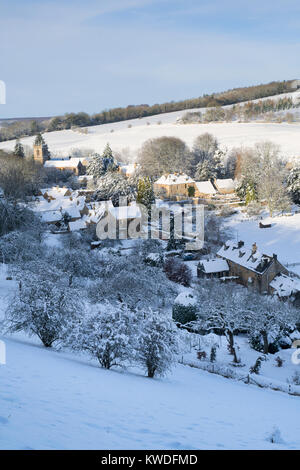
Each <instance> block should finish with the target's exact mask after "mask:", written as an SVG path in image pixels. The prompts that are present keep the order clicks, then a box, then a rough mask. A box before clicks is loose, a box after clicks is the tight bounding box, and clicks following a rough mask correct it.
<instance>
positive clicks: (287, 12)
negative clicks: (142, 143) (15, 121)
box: [0, 0, 300, 118]
mask: <svg viewBox="0 0 300 470" xmlns="http://www.w3.org/2000/svg"><path fill="white" fill-rule="evenodd" d="M299 27H300V2H299V0H297V1H296V0H279V1H276V0H273V1H270V0H260V1H258V0H252V1H244V0H239V1H238V0H228V1H227V0H204V1H203V0H105V1H103V0H84V1H78V0H59V1H58V0H45V1H43V0H39V1H37V0H0V80H4V81H5V83H6V87H7V100H6V101H7V103H6V105H0V118H1V117H15V116H50V115H55V114H64V113H65V112H70V111H75V112H77V111H86V112H89V113H94V112H99V111H101V110H103V109H105V108H110V107H115V106H126V105H128V104H139V103H149V104H153V103H159V102H164V101H170V100H179V99H183V98H191V97H195V96H201V95H202V94H203V93H210V92H213V91H222V90H224V89H228V88H233V87H236V86H247V85H252V84H256V83H263V82H268V81H271V80H281V79H290V78H300V77H299V75H300V74H299V66H298V64H299V56H300V36H299Z"/></svg>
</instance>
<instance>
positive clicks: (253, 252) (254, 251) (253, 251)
mask: <svg viewBox="0 0 300 470" xmlns="http://www.w3.org/2000/svg"><path fill="white" fill-rule="evenodd" d="M256 252H257V245H256V243H255V242H254V243H253V245H252V255H254V254H255V253H256Z"/></svg>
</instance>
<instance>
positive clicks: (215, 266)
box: [199, 258, 229, 274]
mask: <svg viewBox="0 0 300 470" xmlns="http://www.w3.org/2000/svg"><path fill="white" fill-rule="evenodd" d="M199 265H200V267H202V271H203V272H204V273H206V274H213V273H222V272H223V271H229V266H228V264H227V261H226V260H225V259H221V258H216V259H209V260H206V259H203V260H200V262H199Z"/></svg>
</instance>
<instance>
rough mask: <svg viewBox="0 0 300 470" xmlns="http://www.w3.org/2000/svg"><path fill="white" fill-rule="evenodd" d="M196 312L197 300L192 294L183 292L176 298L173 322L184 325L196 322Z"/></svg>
mask: <svg viewBox="0 0 300 470" xmlns="http://www.w3.org/2000/svg"><path fill="white" fill-rule="evenodd" d="M196 311H197V307H196V299H195V298H194V297H193V296H192V295H191V294H186V293H184V292H182V293H181V294H179V295H178V296H177V297H176V299H175V302H174V305H173V311H172V316H173V320H174V321H175V322H178V323H181V324H182V325H184V324H185V323H189V322H191V321H195V320H197V317H196Z"/></svg>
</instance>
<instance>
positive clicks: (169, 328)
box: [136, 311, 178, 378]
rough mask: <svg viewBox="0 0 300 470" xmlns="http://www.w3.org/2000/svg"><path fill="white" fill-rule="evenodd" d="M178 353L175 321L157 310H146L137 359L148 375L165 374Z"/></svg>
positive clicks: (137, 346)
mask: <svg viewBox="0 0 300 470" xmlns="http://www.w3.org/2000/svg"><path fill="white" fill-rule="evenodd" d="M176 354H178V338H177V329H176V327H175V325H174V323H173V322H172V321H171V320H169V319H168V318H166V317H164V316H162V314H160V313H157V312H152V311H149V312H145V314H144V318H143V319H142V321H141V325H140V333H139V337H138V340H137V344H136V360H137V362H138V363H139V364H140V365H141V366H142V367H143V368H144V369H146V371H147V374H148V377H151V378H152V377H154V376H155V375H164V374H165V373H166V372H167V371H168V370H169V369H170V368H171V367H172V365H173V364H174V362H175V361H176Z"/></svg>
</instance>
